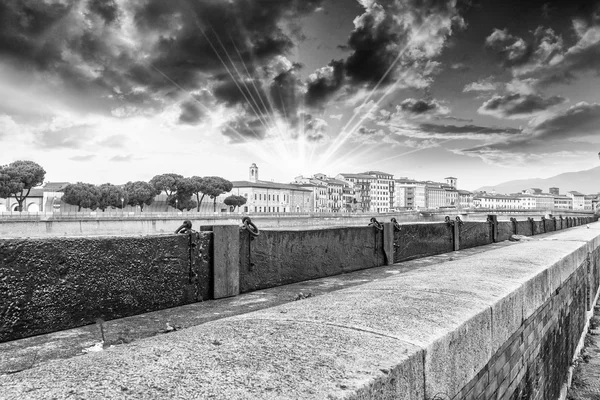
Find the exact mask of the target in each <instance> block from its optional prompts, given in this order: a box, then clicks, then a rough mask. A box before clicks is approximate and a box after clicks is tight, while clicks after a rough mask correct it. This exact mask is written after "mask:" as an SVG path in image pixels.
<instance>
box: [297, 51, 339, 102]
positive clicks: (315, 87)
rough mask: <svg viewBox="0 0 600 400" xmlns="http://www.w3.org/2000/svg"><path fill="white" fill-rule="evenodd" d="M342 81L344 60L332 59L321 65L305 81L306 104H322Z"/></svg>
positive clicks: (336, 89) (337, 88)
mask: <svg viewBox="0 0 600 400" xmlns="http://www.w3.org/2000/svg"><path fill="white" fill-rule="evenodd" d="M343 81H344V62H343V61H342V60H338V61H336V60H332V61H331V62H330V63H329V65H328V66H327V67H323V68H321V69H319V70H317V71H315V73H314V74H313V75H311V76H310V77H309V79H308V82H307V91H306V104H307V105H308V106H311V107H319V106H321V105H323V103H325V102H326V101H327V100H329V98H330V97H331V96H332V95H333V94H334V93H336V92H337V91H338V90H339V89H340V88H341V87H342V83H343Z"/></svg>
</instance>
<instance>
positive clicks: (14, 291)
mask: <svg viewBox="0 0 600 400" xmlns="http://www.w3.org/2000/svg"><path fill="white" fill-rule="evenodd" d="M194 240H195V241H196V246H195V247H194V249H195V250H194V253H193V263H190V261H191V260H190V237H189V235H169V236H160V237H157V236H144V237H104V238H103V237H96V238H71V239H67V238H44V239H1V240H0V277H1V278H0V341H5V340H12V339H17V338H21V337H26V336H31V335H36V334H40V333H46V332H53V331H56V330H62V329H67V328H71V327H75V326H81V325H86V324H90V323H93V322H94V321H95V320H96V319H97V318H102V319H113V318H119V317H124V316H128V315H133V314H139V313H143V312H146V311H153V310H157V309H162V308H168V307H174V306H178V305H182V304H187V303H191V302H195V301H198V300H202V299H207V298H209V296H211V293H210V282H211V280H212V277H211V262H210V259H209V257H208V256H209V254H208V251H207V249H208V248H209V246H210V241H211V240H212V235H211V234H210V233H204V232H202V233H198V234H197V236H194Z"/></svg>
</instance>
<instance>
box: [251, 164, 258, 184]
mask: <svg viewBox="0 0 600 400" xmlns="http://www.w3.org/2000/svg"><path fill="white" fill-rule="evenodd" d="M250 182H254V183H256V182H258V167H257V166H256V164H255V163H252V165H251V166H250Z"/></svg>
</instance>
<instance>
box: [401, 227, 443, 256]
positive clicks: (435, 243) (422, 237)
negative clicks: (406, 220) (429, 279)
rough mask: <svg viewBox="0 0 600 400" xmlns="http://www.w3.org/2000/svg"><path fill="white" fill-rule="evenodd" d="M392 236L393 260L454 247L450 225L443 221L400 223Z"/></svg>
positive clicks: (424, 254)
mask: <svg viewBox="0 0 600 400" xmlns="http://www.w3.org/2000/svg"><path fill="white" fill-rule="evenodd" d="M394 238H395V240H394V242H395V243H396V250H395V252H394V262H400V261H405V260H411V259H413V258H418V257H426V256H431V255H434V254H440V253H448V252H451V251H452V250H453V249H454V242H453V236H452V227H451V226H448V225H447V224H446V223H445V222H442V223H431V224H407V225H402V226H401V230H400V232H396V233H395V234H394Z"/></svg>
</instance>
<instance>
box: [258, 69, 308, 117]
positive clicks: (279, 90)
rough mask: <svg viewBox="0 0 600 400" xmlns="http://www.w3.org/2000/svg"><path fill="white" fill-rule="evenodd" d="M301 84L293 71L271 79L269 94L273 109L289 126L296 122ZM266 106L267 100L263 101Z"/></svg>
mask: <svg viewBox="0 0 600 400" xmlns="http://www.w3.org/2000/svg"><path fill="white" fill-rule="evenodd" d="M301 90H302V82H301V81H300V78H298V76H297V75H296V73H295V69H291V70H289V71H284V72H282V73H280V74H279V75H277V76H276V77H275V78H273V83H271V87H270V88H269V94H270V96H271V101H272V104H273V107H275V109H276V110H277V111H279V113H280V114H281V115H282V116H283V117H284V118H285V119H286V120H287V121H288V122H289V123H290V124H291V126H296V124H297V122H298V115H297V111H298V107H299V101H300V98H301V93H300V91H301ZM265 100H266V102H265V104H268V99H265Z"/></svg>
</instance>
